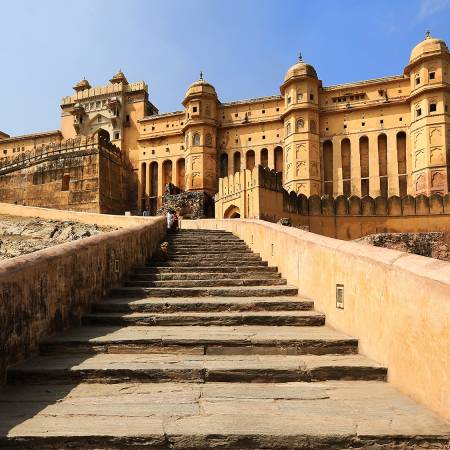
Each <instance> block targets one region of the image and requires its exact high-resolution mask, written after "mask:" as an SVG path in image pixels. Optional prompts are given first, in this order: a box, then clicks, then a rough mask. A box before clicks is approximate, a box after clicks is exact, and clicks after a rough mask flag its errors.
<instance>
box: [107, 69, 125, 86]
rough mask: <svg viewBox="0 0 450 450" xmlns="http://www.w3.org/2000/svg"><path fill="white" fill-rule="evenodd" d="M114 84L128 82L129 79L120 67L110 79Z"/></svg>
mask: <svg viewBox="0 0 450 450" xmlns="http://www.w3.org/2000/svg"><path fill="white" fill-rule="evenodd" d="M109 81H110V82H111V83H112V84H119V83H123V84H128V80H127V78H126V76H125V74H124V73H123V72H122V71H121V70H120V69H119V71H118V72H117V73H116V74H115V75H114V76H113V77H112V78H111V79H110V80H109Z"/></svg>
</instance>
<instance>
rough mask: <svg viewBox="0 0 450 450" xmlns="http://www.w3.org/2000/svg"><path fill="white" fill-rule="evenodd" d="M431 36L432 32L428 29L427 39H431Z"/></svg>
mask: <svg viewBox="0 0 450 450" xmlns="http://www.w3.org/2000/svg"><path fill="white" fill-rule="evenodd" d="M430 38H431V33H430V32H429V31H427V32H426V33H425V39H430Z"/></svg>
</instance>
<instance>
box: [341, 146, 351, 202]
mask: <svg viewBox="0 0 450 450" xmlns="http://www.w3.org/2000/svg"><path fill="white" fill-rule="evenodd" d="M341 158H342V181H343V187H344V189H343V191H344V192H343V193H344V195H345V196H346V197H350V195H351V193H352V186H351V173H352V166H351V147H350V139H343V140H342V142H341Z"/></svg>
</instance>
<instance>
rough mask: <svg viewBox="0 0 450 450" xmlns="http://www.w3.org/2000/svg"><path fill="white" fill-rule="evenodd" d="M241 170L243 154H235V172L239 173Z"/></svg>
mask: <svg viewBox="0 0 450 450" xmlns="http://www.w3.org/2000/svg"><path fill="white" fill-rule="evenodd" d="M240 170H241V152H235V153H234V156H233V172H234V173H236V172H239V171H240Z"/></svg>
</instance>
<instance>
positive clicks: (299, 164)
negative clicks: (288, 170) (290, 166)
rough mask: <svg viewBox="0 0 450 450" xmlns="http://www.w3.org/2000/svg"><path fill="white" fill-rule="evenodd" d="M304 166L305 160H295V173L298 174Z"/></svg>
mask: <svg viewBox="0 0 450 450" xmlns="http://www.w3.org/2000/svg"><path fill="white" fill-rule="evenodd" d="M304 166H306V161H297V162H296V175H300V170H301V168H302V167H304Z"/></svg>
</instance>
